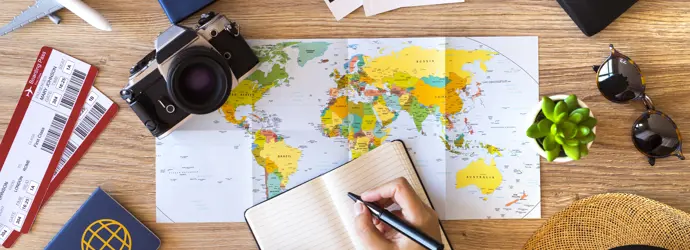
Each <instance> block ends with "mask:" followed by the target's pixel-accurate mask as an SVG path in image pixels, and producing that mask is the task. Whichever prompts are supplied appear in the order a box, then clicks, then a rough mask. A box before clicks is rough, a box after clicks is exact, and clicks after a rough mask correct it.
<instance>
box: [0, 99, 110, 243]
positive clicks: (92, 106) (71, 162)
mask: <svg viewBox="0 0 690 250" xmlns="http://www.w3.org/2000/svg"><path fill="white" fill-rule="evenodd" d="M117 111H118V106H117V104H115V103H114V102H113V101H112V100H110V99H109V98H108V97H107V96H105V95H104V94H103V93H102V92H101V91H99V90H98V89H96V88H92V89H91V93H89V96H88V97H87V98H86V104H84V107H83V108H82V110H81V114H80V116H79V120H78V121H77V126H76V127H74V131H73V132H72V135H71V136H70V138H69V141H68V142H67V146H66V148H65V151H64V152H63V153H62V157H61V158H60V162H59V163H58V166H57V168H56V169H55V172H54V173H53V179H52V180H51V181H50V184H49V185H48V191H47V192H46V194H45V196H44V198H43V202H42V205H41V206H43V205H44V204H45V203H46V202H47V201H48V199H50V197H52V196H53V194H54V193H55V191H56V190H57V188H58V187H60V184H62V181H64V180H65V178H67V175H69V172H70V171H72V169H73V168H74V167H75V166H76V165H77V162H79V160H80V159H81V157H82V156H84V154H85V153H86V151H87V150H89V147H91V145H92V144H93V143H94V141H96V138H98V136H99V135H100V134H101V133H102V132H103V130H105V128H106V126H107V125H108V123H110V121H111V120H112V119H113V118H114V117H115V114H117ZM25 223H32V222H25ZM19 235H21V234H20V233H19V231H13V232H12V233H11V234H10V236H9V237H7V239H6V240H5V242H4V243H3V246H4V247H7V248H9V247H11V246H12V245H14V243H15V242H16V240H17V239H18V238H19Z"/></svg>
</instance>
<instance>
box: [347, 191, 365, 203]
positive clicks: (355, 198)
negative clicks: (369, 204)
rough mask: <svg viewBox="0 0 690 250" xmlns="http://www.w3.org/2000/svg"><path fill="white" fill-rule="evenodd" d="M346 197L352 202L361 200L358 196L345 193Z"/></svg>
mask: <svg viewBox="0 0 690 250" xmlns="http://www.w3.org/2000/svg"><path fill="white" fill-rule="evenodd" d="M347 196H348V197H350V199H352V200H353V201H360V200H362V198H360V197H359V195H356V194H353V193H350V192H347Z"/></svg>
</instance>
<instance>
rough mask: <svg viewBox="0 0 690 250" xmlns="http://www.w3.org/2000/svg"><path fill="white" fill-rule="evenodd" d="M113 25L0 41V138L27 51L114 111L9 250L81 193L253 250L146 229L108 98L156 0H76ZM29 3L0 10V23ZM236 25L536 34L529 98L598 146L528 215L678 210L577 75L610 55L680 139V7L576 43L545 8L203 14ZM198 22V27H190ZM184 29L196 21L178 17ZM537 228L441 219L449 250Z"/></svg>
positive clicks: (554, 7)
mask: <svg viewBox="0 0 690 250" xmlns="http://www.w3.org/2000/svg"><path fill="white" fill-rule="evenodd" d="M85 2H86V3H87V4H89V5H90V6H92V7H94V8H95V9H97V10H98V11H100V12H101V13H102V14H103V15H104V16H106V17H107V18H108V19H109V20H110V21H111V23H112V25H113V30H114V31H113V32H102V31H97V30H95V29H94V28H93V27H91V26H89V25H87V24H86V23H84V22H83V21H82V20H81V19H79V18H77V17H76V16H75V15H74V14H72V13H70V12H69V11H66V10H63V11H60V12H59V14H61V16H62V17H63V18H64V21H63V23H62V24H61V25H57V26H56V25H53V24H52V23H51V22H50V21H49V20H47V19H41V20H39V21H37V22H35V23H33V24H30V25H29V26H28V27H25V28H22V29H20V30H18V31H15V32H13V33H11V34H9V35H7V36H3V37H0V135H2V134H4V132H5V130H6V128H7V125H8V122H9V120H10V117H11V116H12V112H13V110H14V107H15V105H16V103H17V100H18V98H19V95H20V93H21V92H22V90H23V86H24V84H25V82H26V79H27V77H28V75H29V72H30V71H31V68H32V66H33V63H34V61H35V59H36V55H37V53H38V51H39V49H40V48H41V47H42V46H44V45H47V46H51V47H54V48H56V49H58V50H60V51H63V52H65V53H67V54H70V55H72V56H74V57H76V58H79V59H81V60H84V61H86V62H88V63H91V64H93V65H95V66H96V67H98V68H99V69H100V73H99V75H98V77H97V79H96V85H95V86H96V87H98V88H99V89H100V90H102V91H103V92H105V93H106V94H107V95H108V96H110V97H111V98H112V99H113V100H115V101H116V102H117V103H118V104H119V105H120V107H121V111H120V112H119V114H118V115H117V117H116V118H115V119H114V121H113V122H112V123H111V124H110V126H109V127H108V128H107V130H106V131H105V132H104V133H103V135H101V137H100V138H99V139H98V140H97V141H96V143H95V145H94V146H93V147H92V148H91V150H90V151H89V152H88V153H87V154H86V156H85V157H84V158H83V159H82V160H81V162H80V163H79V165H78V166H77V167H76V168H75V170H74V171H72V173H71V175H70V176H69V177H68V178H67V179H66V180H65V182H64V184H63V185H62V187H61V188H60V189H59V190H58V191H57V192H56V194H55V196H54V197H53V198H52V199H51V200H50V201H49V202H48V203H47V205H45V206H44V207H43V209H42V210H41V212H40V213H39V216H38V220H37V222H36V224H35V225H34V227H33V230H32V232H31V234H29V235H23V236H22V237H21V238H20V239H19V241H18V243H17V244H16V245H15V247H16V248H17V249H40V248H42V247H44V246H45V245H46V244H47V243H48V242H49V241H50V240H51V239H52V237H53V235H55V234H56V233H57V232H58V230H59V229H60V228H61V227H62V226H63V224H64V223H65V222H66V221H67V220H68V219H69V218H70V217H71V216H72V214H73V213H74V212H75V211H76V210H77V208H78V207H79V206H80V205H81V204H82V203H83V202H84V200H85V199H86V198H87V197H88V196H89V194H90V193H91V192H92V191H93V190H94V189H95V188H96V187H97V186H99V185H100V186H102V187H103V188H104V189H105V190H107V191H109V192H110V193H111V194H112V195H113V196H114V197H115V198H116V199H117V200H118V201H120V202H121V203H122V204H123V205H124V206H125V207H127V208H128V209H129V210H130V211H131V212H132V213H133V214H134V215H135V216H137V217H138V218H139V219H141V220H142V221H143V222H144V224H146V225H147V226H149V227H150V228H151V229H152V230H153V231H154V232H155V233H156V234H157V235H158V236H160V237H161V239H162V241H163V249H245V248H249V249H252V248H255V243H254V241H253V239H252V237H251V235H250V233H249V231H248V230H247V227H246V226H245V224H243V223H212V224H156V223H155V214H156V213H155V171H154V159H155V157H154V156H155V148H154V139H153V138H152V137H151V136H150V135H149V133H148V132H147V131H146V130H145V129H144V128H143V126H142V125H141V124H140V122H139V120H138V119H137V118H136V116H135V115H134V113H133V112H132V111H131V110H130V109H129V108H128V107H127V105H126V104H125V103H124V102H123V101H122V100H121V99H120V98H119V96H118V91H119V90H120V88H122V87H123V86H124V85H125V84H126V83H127V78H128V70H129V68H130V66H131V65H132V64H133V63H135V62H136V61H138V60H139V59H141V58H142V57H143V56H144V55H145V54H146V53H147V52H148V51H149V50H151V49H152V48H153V40H154V39H155V37H156V36H157V35H158V33H159V32H162V31H163V30H164V29H166V28H167V27H168V26H169V23H168V20H167V18H166V17H165V15H164V14H163V11H162V10H161V8H160V6H159V5H158V3H157V1H154V0H148V1H137V0H117V1H94V0H86V1H85ZM30 4H33V1H32V0H3V1H0V10H1V11H0V23H2V24H4V23H6V22H8V21H10V20H11V18H12V16H14V15H16V14H18V13H19V12H20V11H21V10H23V9H24V8H26V6H28V5H30ZM207 10H214V11H217V12H221V13H223V14H226V15H227V16H228V17H230V18H231V19H234V20H236V21H238V22H239V23H240V24H241V25H242V32H244V35H245V37H246V38H354V37H370V38H378V37H425V36H514V35H530V36H539V44H540V45H539V55H540V57H539V58H540V60H539V62H540V69H541V72H540V74H541V75H540V79H541V88H540V92H541V94H542V95H551V94H557V93H574V94H577V95H578V96H579V97H581V98H583V99H584V101H585V102H587V103H588V104H589V105H590V106H591V108H592V109H593V111H594V112H595V114H596V115H597V116H598V118H599V121H600V123H599V126H598V133H597V134H598V138H597V141H596V143H595V144H594V147H593V148H592V150H591V154H590V156H589V157H587V158H586V159H585V160H582V161H579V162H575V163H568V164H550V163H544V162H542V163H543V164H542V168H541V169H542V210H543V218H548V217H549V216H551V215H553V214H554V213H556V212H558V211H559V210H561V209H563V208H564V207H566V206H567V205H568V204H570V203H572V202H573V201H575V200H578V199H582V198H584V197H587V196H591V195H594V194H599V193H606V192H626V193H634V194H639V195H642V196H646V197H648V198H652V199H656V200H659V201H661V202H664V203H667V204H669V205H671V206H675V207H677V208H679V209H681V210H684V211H688V212H690V199H688V194H690V166H689V165H690V164H689V163H690V162H682V161H679V160H677V159H667V160H660V161H658V162H657V166H656V167H649V165H648V164H647V162H646V160H645V159H644V158H643V157H642V156H641V155H640V154H639V153H637V152H636V151H635V149H634V147H633V145H632V143H631V139H630V128H631V125H632V122H633V121H634V119H635V118H637V117H638V116H639V115H640V114H641V112H642V110H643V106H642V105H640V104H629V105H618V104H613V103H609V102H607V101H606V100H605V99H604V98H603V97H601V96H600V95H599V93H598V91H597V89H596V87H595V83H594V81H593V80H594V73H593V72H592V70H591V65H594V64H599V63H601V61H602V60H603V59H604V58H605V57H606V56H607V55H608V49H607V45H608V44H609V43H613V44H615V45H616V48H618V49H619V50H620V51H622V52H623V53H625V54H627V55H629V56H630V57H632V58H633V59H634V60H635V61H636V62H638V63H639V64H640V66H641V68H642V70H643V73H645V74H646V76H647V79H648V81H647V82H648V89H647V90H648V94H649V95H650V96H651V97H652V98H653V99H654V101H655V104H656V106H657V108H658V109H660V110H662V111H664V112H666V113H668V114H669V115H671V116H672V117H673V119H674V120H675V121H676V123H677V124H678V125H679V126H680V129H681V130H682V131H683V135H684V137H686V138H690V84H689V82H688V79H689V78H690V70H689V69H690V43H688V39H690V14H688V13H689V12H690V1H671V0H667V1H662V0H644V1H641V2H639V3H637V4H636V5H635V6H633V7H632V8H631V9H630V10H629V11H628V12H627V13H626V14H624V15H623V16H622V17H621V18H619V19H618V20H617V21H616V22H615V23H614V24H612V25H611V26H609V28H608V29H607V30H605V31H604V32H602V33H600V34H598V35H597V36H595V37H593V38H588V37H586V36H584V35H583V34H582V33H581V32H580V31H579V30H578V29H577V27H576V26H575V24H574V23H573V22H572V21H571V20H570V18H569V17H568V16H567V15H566V13H565V12H564V11H563V10H562V9H561V8H560V7H559V5H558V4H557V3H556V1H554V0H467V3H461V4H450V5H443V6H430V7H417V8H409V9H401V10H396V11H393V12H389V13H385V14H381V15H378V16H375V17H369V18H367V17H364V13H363V11H362V10H361V9H360V10H358V11H356V12H355V13H354V14H352V15H350V16H349V17H347V18H346V19H344V20H342V21H340V22H336V21H335V20H334V19H333V17H332V16H331V14H330V12H329V11H328V9H327V7H326V5H325V4H324V3H323V1H322V0H292V1H284V0H234V1H220V2H218V3H215V4H213V5H211V6H210V7H208V8H207ZM197 16H198V15H197ZM192 19H196V17H194V18H192ZM544 221H545V219H542V220H466V221H444V222H443V224H444V226H445V228H446V230H447V231H448V234H449V235H450V238H451V241H452V243H453V245H454V246H455V247H456V249H517V248H519V247H521V246H522V245H523V244H524V243H525V242H526V241H527V239H528V238H529V237H530V236H531V234H532V232H534V230H536V229H537V228H538V227H539V226H540V225H541V224H542V223H543V222H544Z"/></svg>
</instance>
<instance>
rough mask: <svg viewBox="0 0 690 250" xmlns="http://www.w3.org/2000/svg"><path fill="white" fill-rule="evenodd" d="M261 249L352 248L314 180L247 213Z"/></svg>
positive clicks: (322, 189)
mask: <svg viewBox="0 0 690 250" xmlns="http://www.w3.org/2000/svg"><path fill="white" fill-rule="evenodd" d="M245 219H246V220H247V223H248V224H249V227H250V228H251V230H252V233H253V234H254V238H256V242H257V243H258V244H259V246H260V247H261V248H262V249H352V248H353V247H354V246H353V245H352V242H351V241H350V238H349V237H348V236H347V231H345V227H344V226H343V225H342V224H341V222H340V216H339V215H338V212H337V211H336V210H335V207H334V206H333V203H332V201H331V198H330V194H329V193H328V190H326V186H325V185H324V183H323V179H321V178H317V179H314V180H312V181H310V182H307V183H304V184H302V185H301V186H298V187H295V188H294V189H292V190H290V191H288V192H286V193H284V194H280V195H278V196H276V197H274V198H272V199H269V200H267V201H265V202H263V203H261V204H259V205H257V206H255V207H252V208H250V209H248V210H247V212H246V213H245Z"/></svg>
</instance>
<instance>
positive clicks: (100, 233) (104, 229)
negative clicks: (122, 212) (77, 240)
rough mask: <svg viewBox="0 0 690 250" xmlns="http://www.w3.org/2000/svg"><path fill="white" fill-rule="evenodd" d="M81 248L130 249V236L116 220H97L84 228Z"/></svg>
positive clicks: (98, 249)
mask: <svg viewBox="0 0 690 250" xmlns="http://www.w3.org/2000/svg"><path fill="white" fill-rule="evenodd" d="M81 250H132V236H130V235H129V230H127V228H126V227H125V226H124V225H122V223H120V222H118V221H116V220H111V219H101V220H97V221H94V222H93V223H91V225H89V226H88V227H86V230H84V234H82V236H81Z"/></svg>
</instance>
